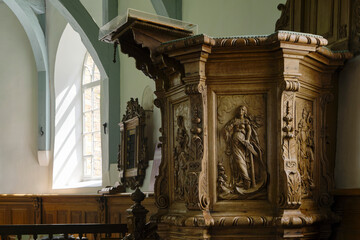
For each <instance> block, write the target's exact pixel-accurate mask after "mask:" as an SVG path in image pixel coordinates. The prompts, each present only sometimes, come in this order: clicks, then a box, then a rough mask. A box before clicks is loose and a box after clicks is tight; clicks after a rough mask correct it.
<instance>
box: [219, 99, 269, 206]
mask: <svg viewBox="0 0 360 240" xmlns="http://www.w3.org/2000/svg"><path fill="white" fill-rule="evenodd" d="M262 122H263V119H262V116H261V115H258V116H253V115H251V114H249V113H248V109H247V107H246V106H245V105H240V106H238V107H236V111H235V116H234V117H233V118H231V119H230V120H228V121H227V123H226V124H225V125H224V127H223V129H222V132H223V137H224V142H225V145H226V147H225V149H224V151H225V156H227V157H226V158H227V159H228V160H227V161H228V162H227V163H226V164H227V165H228V166H229V170H228V171H226V169H225V167H224V165H223V163H222V162H218V179H217V184H218V188H217V190H218V192H219V195H218V196H219V198H220V199H249V198H254V197H256V196H258V194H257V193H259V192H261V190H262V189H263V188H264V187H265V186H266V182H267V167H266V163H265V160H264V150H263V149H262V147H261V144H260V140H259V134H258V129H259V128H261V127H262V126H263V124H262Z"/></svg>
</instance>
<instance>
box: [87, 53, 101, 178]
mask: <svg viewBox="0 0 360 240" xmlns="http://www.w3.org/2000/svg"><path fill="white" fill-rule="evenodd" d="M83 68H84V70H83V80H82V82H83V85H84V84H86V85H85V86H83V87H84V89H83V161H84V170H83V171H84V177H86V178H87V179H89V178H99V177H101V175H102V170H101V169H102V155H101V130H102V125H101V117H100V107H101V106H100V91H101V88H100V82H99V80H100V72H99V69H98V68H97V66H96V65H95V63H94V61H93V59H92V58H91V56H90V54H89V53H87V54H86V58H85V63H84V66H83ZM89 83H90V84H89ZM91 85H92V86H91Z"/></svg>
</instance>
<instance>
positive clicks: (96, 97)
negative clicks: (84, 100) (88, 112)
mask: <svg viewBox="0 0 360 240" xmlns="http://www.w3.org/2000/svg"><path fill="white" fill-rule="evenodd" d="M93 97H94V98H93V101H94V109H99V108H100V85H98V86H96V87H93Z"/></svg>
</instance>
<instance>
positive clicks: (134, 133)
mask: <svg viewBox="0 0 360 240" xmlns="http://www.w3.org/2000/svg"><path fill="white" fill-rule="evenodd" d="M119 126H120V132H121V144H120V147H119V154H118V170H119V171H120V175H121V176H122V179H121V181H122V183H123V185H125V186H126V187H130V188H131V189H135V187H136V185H140V186H141V185H142V184H143V181H144V178H145V171H146V168H147V167H148V159H147V158H146V139H145V136H144V130H145V129H144V128H145V111H144V109H143V108H142V107H141V106H140V105H139V102H138V99H137V98H136V99H133V98H131V99H130V101H128V103H127V107H126V113H125V114H124V116H123V119H122V121H121V123H120V124H119Z"/></svg>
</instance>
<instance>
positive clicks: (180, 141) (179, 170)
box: [174, 116, 189, 200]
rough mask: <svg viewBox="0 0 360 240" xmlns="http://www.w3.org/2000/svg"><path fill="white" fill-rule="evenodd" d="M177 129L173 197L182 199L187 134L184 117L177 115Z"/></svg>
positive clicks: (187, 142)
mask: <svg viewBox="0 0 360 240" xmlns="http://www.w3.org/2000/svg"><path fill="white" fill-rule="evenodd" d="M177 125H178V129H177V131H176V138H175V149H174V161H175V198H176V199H179V200H184V195H185V191H184V189H185V184H184V183H185V176H186V170H187V159H188V157H189V154H188V144H189V135H188V134H187V131H186V128H185V123H184V117H183V116H178V117H177Z"/></svg>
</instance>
